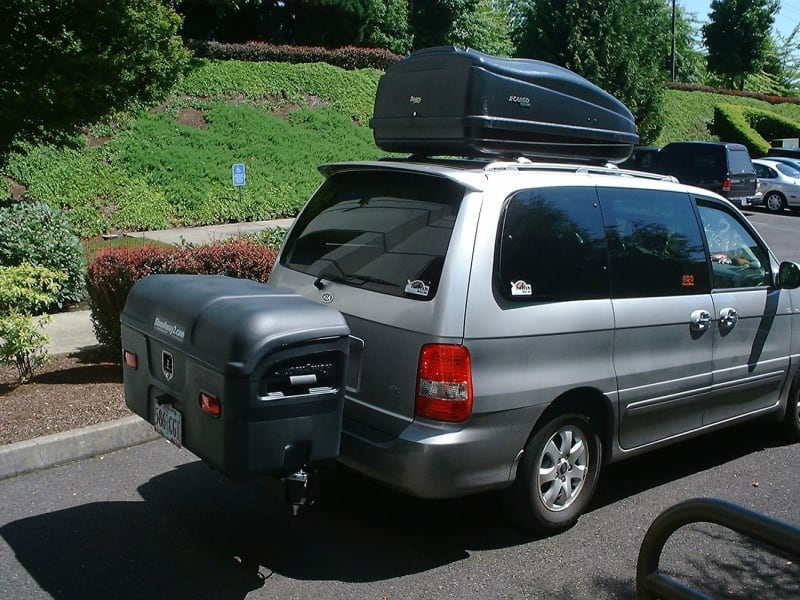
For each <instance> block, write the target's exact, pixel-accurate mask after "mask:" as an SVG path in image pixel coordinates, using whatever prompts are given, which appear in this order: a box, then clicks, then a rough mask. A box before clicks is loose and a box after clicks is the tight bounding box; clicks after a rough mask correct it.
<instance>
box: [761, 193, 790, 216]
mask: <svg viewBox="0 0 800 600" xmlns="http://www.w3.org/2000/svg"><path fill="white" fill-rule="evenodd" d="M764 206H766V207H767V210H768V211H770V212H774V213H777V212H782V211H783V209H784V208H786V199H785V198H784V197H783V195H782V194H781V193H779V192H768V193H767V195H766V196H764Z"/></svg>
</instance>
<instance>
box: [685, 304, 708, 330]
mask: <svg viewBox="0 0 800 600" xmlns="http://www.w3.org/2000/svg"><path fill="white" fill-rule="evenodd" d="M710 326H711V313H710V312H708V311H707V310H704V309H699V310H695V311H693V312H692V314H691V315H689V327H691V328H692V330H693V331H706V330H707V329H708V328H709V327H710Z"/></svg>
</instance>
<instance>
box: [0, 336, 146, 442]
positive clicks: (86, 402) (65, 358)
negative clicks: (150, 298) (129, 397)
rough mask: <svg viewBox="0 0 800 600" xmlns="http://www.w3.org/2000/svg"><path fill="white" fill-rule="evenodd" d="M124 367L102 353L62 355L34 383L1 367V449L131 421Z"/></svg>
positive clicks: (13, 370)
mask: <svg viewBox="0 0 800 600" xmlns="http://www.w3.org/2000/svg"><path fill="white" fill-rule="evenodd" d="M131 414H133V413H131V412H130V410H128V408H127V407H126V406H125V398H124V393H123V387H122V366H121V365H120V364H119V362H117V361H114V360H111V359H109V358H108V354H107V352H104V351H103V350H102V349H92V350H84V351H81V352H76V353H73V354H57V355H55V356H51V358H50V361H49V362H48V363H47V364H46V365H45V366H43V367H42V368H41V369H39V370H38V371H37V372H36V374H35V375H34V377H33V379H32V380H31V381H30V382H28V383H24V384H21V385H20V384H18V383H17V369H16V367H14V366H11V365H0V445H2V444H10V443H14V442H19V441H23V440H29V439H32V438H36V437H39V436H42V435H49V434H52V433H60V432H63V431H69V430H72V429H77V428H80V427H85V426H88V425H95V424H97V423H103V422H106V421H112V420H114V419H119V418H121V417H127V416H130V415H131Z"/></svg>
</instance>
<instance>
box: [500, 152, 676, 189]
mask: <svg viewBox="0 0 800 600" xmlns="http://www.w3.org/2000/svg"><path fill="white" fill-rule="evenodd" d="M484 171H568V172H572V173H582V174H587V175H589V174H592V175H616V176H621V177H638V178H641V179H653V180H655V181H671V182H673V183H678V180H677V179H676V178H675V177H674V176H672V175H663V174H661V173H647V172H644V171H634V170H631V169H620V168H619V167H618V166H617V165H615V164H611V163H608V164H606V165H586V164H581V163H569V162H563V163H562V162H533V161H531V160H530V159H528V158H525V157H520V158H517V159H515V160H513V161H503V160H498V161H493V162H490V163H488V164H487V165H486V166H485V167H484Z"/></svg>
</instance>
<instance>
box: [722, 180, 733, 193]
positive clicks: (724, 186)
mask: <svg viewBox="0 0 800 600" xmlns="http://www.w3.org/2000/svg"><path fill="white" fill-rule="evenodd" d="M722 191H723V192H730V191H731V178H730V177H726V178H725V179H724V181H723V182H722Z"/></svg>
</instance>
